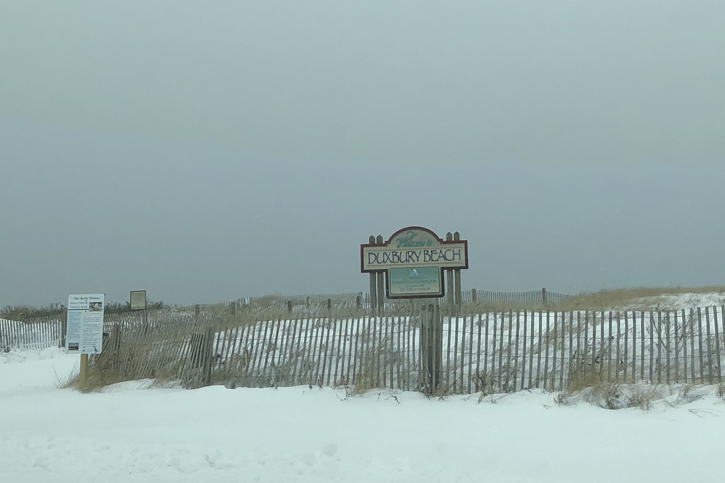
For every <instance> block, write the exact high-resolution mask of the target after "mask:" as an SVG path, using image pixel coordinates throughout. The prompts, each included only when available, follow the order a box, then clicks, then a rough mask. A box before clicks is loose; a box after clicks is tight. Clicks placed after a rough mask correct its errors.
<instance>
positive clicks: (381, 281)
mask: <svg viewBox="0 0 725 483" xmlns="http://www.w3.org/2000/svg"><path fill="white" fill-rule="evenodd" d="M377 244H378V245H382V244H383V237H382V236H381V235H378V238H377ZM377 276H378V309H379V310H380V312H382V311H383V309H384V308H385V273H383V272H377Z"/></svg>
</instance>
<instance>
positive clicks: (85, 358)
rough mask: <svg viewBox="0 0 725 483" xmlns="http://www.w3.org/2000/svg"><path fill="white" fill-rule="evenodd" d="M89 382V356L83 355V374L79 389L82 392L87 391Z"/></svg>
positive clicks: (79, 379)
mask: <svg viewBox="0 0 725 483" xmlns="http://www.w3.org/2000/svg"><path fill="white" fill-rule="evenodd" d="M87 380H88V354H81V373H80V375H79V376H78V387H79V389H80V390H81V391H84V390H85V389H86V381H87Z"/></svg>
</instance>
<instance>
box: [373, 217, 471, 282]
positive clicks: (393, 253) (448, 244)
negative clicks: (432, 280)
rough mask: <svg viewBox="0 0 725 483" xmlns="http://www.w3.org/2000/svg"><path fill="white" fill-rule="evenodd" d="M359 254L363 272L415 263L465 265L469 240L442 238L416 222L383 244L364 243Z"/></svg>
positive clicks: (438, 265)
mask: <svg viewBox="0 0 725 483" xmlns="http://www.w3.org/2000/svg"><path fill="white" fill-rule="evenodd" d="M360 256H361V265H362V272H363V273H369V272H380V271H384V270H387V269H389V268H402V267H413V266H415V267H439V268H443V269H456V268H457V269H466V268H468V242H467V241H466V240H461V241H443V240H441V239H440V238H438V236H437V235H436V234H435V233H433V232H432V231H430V230H429V229H427V228H423V227H419V226H413V227H408V228H403V229H402V230H398V231H397V232H395V233H394V234H393V236H391V237H390V239H389V240H388V241H387V242H386V243H385V244H383V245H370V244H367V245H362V246H361V247H360Z"/></svg>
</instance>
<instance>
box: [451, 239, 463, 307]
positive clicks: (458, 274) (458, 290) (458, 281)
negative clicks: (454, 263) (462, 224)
mask: <svg viewBox="0 0 725 483" xmlns="http://www.w3.org/2000/svg"><path fill="white" fill-rule="evenodd" d="M453 241H461V234H460V233H458V232H455V233H454V234H453ZM453 275H454V277H455V286H456V292H455V301H454V302H455V304H456V305H457V306H459V307H460V306H461V302H462V301H463V291H462V290H461V270H460V269H456V270H454V271H453Z"/></svg>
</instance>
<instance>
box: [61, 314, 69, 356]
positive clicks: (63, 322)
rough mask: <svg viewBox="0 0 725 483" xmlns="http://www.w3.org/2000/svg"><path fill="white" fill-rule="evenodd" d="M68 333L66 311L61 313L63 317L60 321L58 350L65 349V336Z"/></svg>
mask: <svg viewBox="0 0 725 483" xmlns="http://www.w3.org/2000/svg"><path fill="white" fill-rule="evenodd" d="M66 332H68V310H64V311H63V317H61V319H60V348H61V349H63V348H65V336H66Z"/></svg>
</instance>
